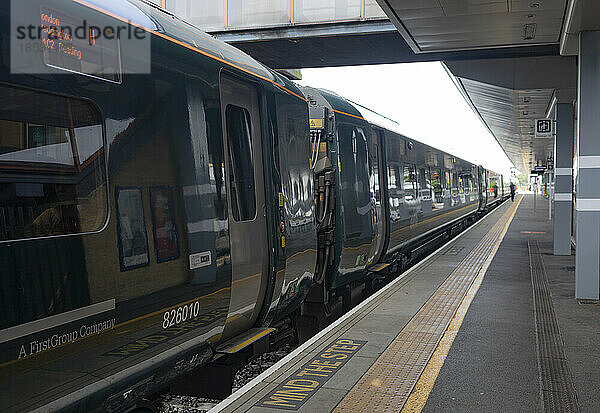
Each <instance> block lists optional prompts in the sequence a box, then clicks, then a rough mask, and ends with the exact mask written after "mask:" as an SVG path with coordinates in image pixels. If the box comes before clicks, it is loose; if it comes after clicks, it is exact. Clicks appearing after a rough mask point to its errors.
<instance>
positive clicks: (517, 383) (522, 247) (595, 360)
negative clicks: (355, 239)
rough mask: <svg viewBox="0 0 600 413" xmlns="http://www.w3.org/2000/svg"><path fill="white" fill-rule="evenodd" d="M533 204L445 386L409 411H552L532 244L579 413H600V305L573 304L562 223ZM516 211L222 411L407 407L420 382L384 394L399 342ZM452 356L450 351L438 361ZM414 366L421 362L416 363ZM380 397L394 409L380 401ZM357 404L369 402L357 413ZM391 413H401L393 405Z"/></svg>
mask: <svg viewBox="0 0 600 413" xmlns="http://www.w3.org/2000/svg"><path fill="white" fill-rule="evenodd" d="M532 206H533V203H532V195H525V197H524V198H523V200H522V203H521V205H520V207H519V209H518V210H517V211H516V215H514V219H513V220H512V223H510V226H508V227H507V228H506V227H505V228H504V231H505V232H506V235H505V237H504V239H503V241H502V243H498V244H499V245H497V246H496V248H497V252H496V254H495V256H494V258H493V259H492V260H489V262H487V264H486V266H487V265H489V267H487V271H486V272H485V276H484V277H483V280H480V282H481V285H480V287H479V290H478V291H477V292H476V294H475V293H474V294H475V295H474V298H473V301H472V302H471V304H470V307H468V311H466V310H465V311H466V315H465V316H464V320H462V319H461V320H462V324H460V323H459V326H460V328H459V329H458V333H457V334H456V337H455V338H454V341H453V342H452V341H450V343H451V344H452V345H451V347H449V352H448V353H447V356H446V358H445V361H444V362H443V365H442V366H441V369H440V370H439V372H438V370H436V374H437V377H436V376H435V375H434V376H433V379H432V382H433V380H434V382H433V383H434V384H433V388H432V389H429V390H427V391H426V392H425V393H424V394H416V393H417V392H413V393H415V394H416V396H417V397H415V398H416V399H417V400H418V401H419V399H420V402H421V403H422V404H421V405H419V403H416V404H415V403H407V404H406V405H405V407H404V411H409V408H410V411H419V410H420V409H423V411H427V412H480V411H489V412H529V411H531V412H535V411H540V410H541V408H542V399H543V397H542V396H541V395H542V392H541V388H540V379H539V377H540V372H539V366H538V347H537V344H536V322H535V316H534V299H533V287H532V277H531V271H530V265H529V262H530V255H529V251H528V241H532V240H536V241H537V242H538V244H539V250H540V252H541V257H542V261H543V265H544V266H545V269H546V273H547V279H548V282H549V285H550V291H551V295H552V299H551V301H552V303H553V306H554V312H555V314H556V319H557V321H558V326H559V328H560V333H561V334H562V340H563V342H564V353H565V355H566V359H567V365H568V367H569V374H570V377H572V383H573V388H574V390H575V392H576V395H577V400H578V404H579V407H580V409H581V411H582V412H597V411H600V407H599V406H600V392H599V391H598V390H599V389H600V345H598V343H599V341H600V306H598V305H594V304H580V303H578V302H577V300H575V299H574V298H573V297H574V272H573V271H572V266H573V265H574V257H554V256H553V255H551V254H552V225H551V221H549V220H548V217H547V215H548V211H547V201H546V202H543V201H542V199H541V198H538V202H537V206H538V208H537V211H536V213H534V212H533V208H532ZM511 208H512V205H511V203H510V201H509V202H507V203H505V204H503V205H502V206H500V207H499V208H497V209H496V210H494V211H493V212H491V213H490V214H488V216H487V217H486V218H485V219H483V220H481V221H480V222H479V223H478V224H477V225H476V226H474V227H472V228H471V229H470V230H469V231H468V232H466V233H464V234H463V235H462V236H460V237H459V238H457V239H455V240H454V241H453V242H452V243H450V244H449V245H447V246H446V247H444V248H443V249H442V250H440V251H438V252H437V253H436V254H435V255H434V256H433V257H430V258H429V259H428V260H427V261H426V262H424V263H423V264H422V265H419V266H417V267H416V268H414V269H413V270H411V271H410V272H408V273H406V274H404V275H403V276H401V277H399V278H398V279H397V280H396V281H394V282H393V283H392V284H391V285H389V286H388V287H386V288H384V290H383V291H382V292H380V293H379V294H378V295H376V296H374V297H371V299H370V300H368V302H366V303H365V304H363V305H362V306H359V308H357V309H355V310H353V311H352V312H351V313H350V314H349V315H348V316H346V317H344V318H343V319H341V320H340V321H339V322H336V323H334V325H333V326H332V327H331V328H330V329H328V330H326V331H325V332H322V333H320V334H319V335H318V336H317V337H315V339H313V340H311V341H309V342H307V343H305V345H303V346H301V347H300V348H299V349H297V350H296V351H294V352H293V353H291V354H290V355H289V356H288V357H286V358H285V359H284V360H282V361H280V362H279V363H277V364H276V365H275V366H273V367H272V368H271V369H269V370H268V371H267V372H265V373H263V374H262V375H261V376H259V378H257V379H256V380H254V381H253V382H252V383H250V384H249V385H247V386H245V387H244V388H242V389H241V390H240V391H239V392H237V393H235V394H234V395H232V396H231V397H230V398H228V399H227V400H226V401H225V402H224V403H222V404H221V405H219V406H217V409H218V411H231V412H233V411H235V412H246V411H250V412H266V413H268V412H273V411H277V410H282V411H283V410H287V411H290V410H291V411H299V412H329V411H333V410H337V411H384V410H386V409H383V408H379V407H377V408H375V407H374V406H384V405H385V399H386V398H387V399H389V398H390V397H396V396H397V397H405V396H406V395H405V394H404V391H403V390H402V391H401V389H400V387H406V386H407V385H408V386H410V387H409V389H411V388H412V386H413V385H414V383H412V382H410V383H409V384H406V383H404V381H403V379H402V378H400V379H399V381H398V380H397V381H396V382H398V383H400V385H399V386H398V388H397V389H389V388H388V389H383V388H382V389H381V391H380V392H379V393H377V386H378V385H379V386H381V385H382V384H383V383H384V382H385V379H386V378H387V377H384V376H386V373H385V372H386V365H385V363H386V362H389V361H388V360H385V358H386V357H388V356H389V354H388V353H390V351H389V349H390V348H393V347H394V346H395V345H397V344H398V337H401V334H405V333H406V329H407V325H408V326H409V327H408V328H410V325H411V324H409V323H414V319H417V318H419V317H421V316H420V315H419V314H420V313H422V311H421V310H422V309H424V308H426V306H427V303H430V302H431V300H433V299H434V298H435V296H436V291H437V290H438V289H439V288H440V286H442V285H446V284H447V281H448V280H449V279H450V278H451V277H449V275H451V273H452V272H453V271H454V270H455V269H456V268H458V267H459V266H460V265H464V262H466V261H468V260H469V259H470V258H469V257H471V256H472V255H473V254H474V252H475V251H477V249H478V248H480V246H481V245H482V244H483V243H484V241H485V240H486V235H487V234H488V233H491V232H492V231H494V228H496V231H497V227H498V226H499V225H498V223H500V224H501V223H502V222H503V221H502V220H505V221H506V222H507V223H508V222H510V219H508V218H507V217H508V216H509V215H511ZM511 218H512V215H511ZM488 238H489V236H488ZM499 239H501V237H500V238H499ZM536 245H537V244H536ZM488 255H489V254H488ZM477 265H479V264H477ZM482 271H483V270H482ZM469 282H470V281H469ZM471 288H473V287H471ZM438 295H439V293H438ZM467 295H468V294H467ZM460 300H462V296H461V297H460ZM460 300H458V301H460ZM442 307H443V306H442ZM459 311H460V310H459ZM457 314H458V313H457ZM415 315H417V316H416V317H415ZM455 318H456V317H455ZM411 320H413V321H411ZM453 322H454V320H453ZM451 326H452V324H451ZM445 337H446V336H444V338H445ZM443 341H444V340H442V343H443ZM441 348H442V344H440V346H439V347H438V351H440V350H441ZM386 350H387V352H386ZM403 351H407V350H403ZM409 351H412V350H409ZM436 353H437V352H436ZM382 354H383V356H382ZM409 356H410V355H409ZM435 357H436V356H435V355H434V358H435ZM336 360H342V362H336ZM432 362H433V359H432V361H431V362H430V364H431V363H432ZM382 363H383V370H381V365H382ZM414 364H419V361H418V360H417V359H415V362H414ZM423 364H424V363H423ZM377 365H379V366H380V370H379V371H383V372H384V373H383V374H382V376H381V380H379V379H378V378H375V379H373V378H372V377H373V376H372V374H373V371H374V369H375V367H376V366H377ZM389 367H390V368H389V372H390V374H391V372H392V371H396V370H394V369H393V367H397V366H392V365H389ZM417 367H418V366H417ZM422 367H423V366H421V368H422ZM427 367H429V365H428V366H427ZM367 377H370V378H369V379H368V383H367V384H368V386H367V387H370V391H375V392H376V394H375V395H371V396H369V397H373V404H367V405H366V407H365V406H364V405H363V406H359V405H360V398H361V397H362V396H361V394H358V395H356V394H354V393H356V392H357V388H359V387H361V385H362V386H363V387H364V386H365V383H364V382H365V378H367ZM407 380H408V379H407ZM357 383H358V385H357ZM419 383H421V382H420V381H419ZM394 392H396V393H394ZM413 396H414V394H411V400H412V398H413ZM377 397H380V398H381V399H384V400H379V401H377V400H376V399H377ZM349 400H350V401H349ZM356 400H358V402H356ZM353 402H354V403H358V404H356V406H357V407H356V408H355V409H353V406H354V405H353V404H352V403H353ZM379 402H382V403H383V404H377V403H379ZM363 404H364V403H363ZM423 405H424V406H423ZM369 408H370V410H369ZM387 410H388V411H397V410H394V408H393V404H390V405H389V406H388V408H387Z"/></svg>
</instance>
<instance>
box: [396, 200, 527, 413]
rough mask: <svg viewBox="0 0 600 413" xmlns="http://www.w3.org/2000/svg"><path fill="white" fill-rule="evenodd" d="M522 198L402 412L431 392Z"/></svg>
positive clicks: (416, 408)
mask: <svg viewBox="0 0 600 413" xmlns="http://www.w3.org/2000/svg"><path fill="white" fill-rule="evenodd" d="M522 200H523V195H521V196H520V197H519V199H518V200H517V202H516V203H515V204H514V205H512V206H511V207H512V208H513V211H512V213H511V215H510V218H509V219H508V220H507V221H506V224H505V225H504V229H503V230H502V232H501V233H500V236H499V237H498V239H497V240H496V242H495V244H494V246H493V248H492V252H491V253H490V255H489V256H488V257H487V259H486V261H485V263H484V264H483V267H481V270H479V274H478V275H477V277H476V278H475V280H474V281H473V284H472V285H471V287H470V288H469V291H468V292H467V294H466V295H465V297H464V298H463V301H462V302H461V304H460V306H459V307H458V310H456V314H455V315H454V318H453V319H452V321H451V322H450V325H449V326H448V329H447V330H446V332H445V333H444V335H443V336H442V339H441V340H440V342H439V344H438V346H437V348H436V350H435V352H434V353H433V355H432V356H431V358H430V359H429V362H428V363H427V366H425V370H424V371H423V373H422V374H421V377H420V378H419V380H418V381H417V384H416V385H415V387H414V389H413V391H412V392H411V394H410V396H409V397H408V400H407V401H406V404H405V405H404V408H403V409H402V413H419V412H421V410H423V408H424V407H425V403H426V402H427V399H428V398H429V394H430V393H431V390H432V389H433V385H434V384H435V381H436V379H437V376H438V374H439V372H440V370H441V369H442V366H443V365H444V361H446V357H447V356H448V353H449V352H450V348H451V347H452V343H453V342H454V339H455V338H456V335H457V334H458V330H459V329H460V326H461V325H462V322H463V320H464V319H465V315H466V314H467V310H468V309H469V306H470V305H471V302H472V301H473V299H474V298H475V295H476V294H477V291H478V290H479V287H480V286H481V283H482V282H483V277H484V276H485V273H486V272H487V269H488V267H489V266H490V264H491V263H492V260H493V259H494V257H495V256H496V253H497V252H498V248H500V244H501V243H502V240H503V239H504V236H505V235H506V232H507V231H508V228H509V226H510V224H511V222H512V221H513V218H514V217H515V214H516V213H517V209H518V208H519V205H520V204H521V201H522Z"/></svg>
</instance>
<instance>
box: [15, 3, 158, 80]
mask: <svg viewBox="0 0 600 413" xmlns="http://www.w3.org/2000/svg"><path fill="white" fill-rule="evenodd" d="M40 21H41V25H40V27H39V28H37V33H35V32H36V28H35V27H33V26H29V27H25V28H22V30H21V31H20V34H23V35H28V36H29V38H32V37H33V36H37V37H38V38H40V40H41V47H42V50H43V54H44V63H45V64H46V65H48V66H51V67H54V68H57V69H62V70H67V71H70V72H74V73H80V74H83V75H87V76H92V77H95V78H99V79H103V80H108V81H111V82H115V83H119V82H120V81H121V58H120V47H119V46H120V43H119V42H120V39H121V38H122V36H129V38H134V37H135V38H138V39H142V38H143V36H145V35H146V33H145V32H144V30H142V29H140V28H137V27H132V26H131V25H123V26H120V27H110V26H101V25H98V24H95V23H94V22H91V21H89V20H86V19H81V18H77V17H74V16H71V15H69V14H67V13H64V12H61V11H57V10H54V9H50V8H48V7H42V8H41V11H40Z"/></svg>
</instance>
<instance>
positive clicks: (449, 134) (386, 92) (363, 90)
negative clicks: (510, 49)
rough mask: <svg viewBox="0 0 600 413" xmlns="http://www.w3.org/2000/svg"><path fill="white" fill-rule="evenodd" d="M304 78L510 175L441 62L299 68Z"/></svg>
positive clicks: (419, 138)
mask: <svg viewBox="0 0 600 413" xmlns="http://www.w3.org/2000/svg"><path fill="white" fill-rule="evenodd" d="M302 78H303V79H302V81H300V82H299V83H300V84H302V85H306V86H312V87H317V88H323V89H328V90H331V91H334V92H336V93H337V94H339V95H341V96H343V97H345V98H348V99H350V100H353V101H354V102H356V103H359V104H361V105H364V106H366V107H368V108H370V109H372V110H374V111H376V112H378V113H380V114H382V115H384V116H387V117H389V118H391V119H393V120H395V121H396V122H398V123H399V125H398V126H397V127H396V130H398V131H399V132H401V133H402V134H404V135H406V136H408V137H410V138H412V139H415V140H417V141H420V142H423V143H426V144H428V145H431V146H434V147H436V148H439V149H442V150H444V151H446V152H448V153H450V154H452V155H455V156H458V157H459V158H463V159H465V160H467V161H470V162H472V163H476V164H480V165H483V166H485V167H486V168H488V169H491V170H494V171H496V172H499V173H504V174H506V175H509V176H510V168H511V167H512V163H511V162H510V160H509V159H508V158H507V156H506V155H505V154H504V151H502V148H500V146H499V145H498V143H497V142H496V139H495V138H494V137H493V136H492V135H491V134H490V132H489V131H488V130H487V128H486V127H485V125H484V124H483V123H482V122H481V120H480V119H479V117H478V116H477V115H476V114H475V113H474V112H473V111H472V110H471V107H470V106H469V105H468V103H467V102H466V101H465V100H464V98H463V97H462V95H461V93H460V92H459V91H458V89H457V88H456V86H455V85H454V83H453V82H452V80H451V79H450V77H449V76H448V74H447V73H446V71H445V70H444V68H443V66H442V64H441V63H439V62H427V63H403V64H393V65H377V66H352V67H337V68H322V69H302Z"/></svg>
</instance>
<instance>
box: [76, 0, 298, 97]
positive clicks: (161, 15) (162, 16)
mask: <svg viewBox="0 0 600 413" xmlns="http://www.w3.org/2000/svg"><path fill="white" fill-rule="evenodd" d="M71 1H73V2H75V3H78V4H80V5H82V6H86V7H88V8H90V9H93V10H96V11H98V12H100V13H103V14H106V15H109V16H111V17H113V18H116V19H118V20H121V21H123V22H125V23H128V22H131V24H133V25H135V26H137V27H140V28H142V29H144V30H146V31H148V32H150V33H152V34H153V35H154V36H157V37H160V38H162V39H164V40H167V41H170V42H172V43H174V44H177V45H179V46H181V47H184V48H187V49H188V50H190V51H192V52H196V53H198V54H200V55H202V56H204V57H206V58H209V59H213V60H216V61H219V62H221V63H223V64H225V65H228V66H230V67H233V68H236V69H238V70H241V71H243V72H245V73H247V74H249V75H251V76H254V77H256V78H259V79H262V80H264V81H267V82H270V83H272V84H274V85H276V86H278V87H279V88H280V89H282V90H283V91H285V92H287V93H289V94H291V95H294V96H296V97H297V98H300V99H302V100H304V98H303V97H302V96H301V95H299V94H298V93H297V92H296V91H294V90H293V87H292V89H291V90H290V87H289V86H290V85H292V83H291V82H290V81H289V80H287V79H286V78H284V77H283V76H281V75H280V74H278V73H277V72H275V71H273V70H271V69H270V68H268V67H267V66H265V65H263V64H262V63H260V62H258V61H257V60H255V59H253V58H252V57H250V56H249V55H247V54H245V53H244V52H242V51H240V50H238V49H236V48H235V47H233V46H230V45H228V44H227V43H225V42H223V41H220V40H217V39H215V38H214V37H212V36H210V35H208V34H206V33H205V32H203V31H202V30H200V29H199V28H197V27H196V26H194V25H192V24H190V23H188V22H185V21H183V20H182V19H180V18H178V17H177V16H175V15H174V14H172V13H169V12H168V11H166V10H164V9H162V8H159V7H157V6H156V5H154V4H153V3H150V2H147V1H146V0H71Z"/></svg>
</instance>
